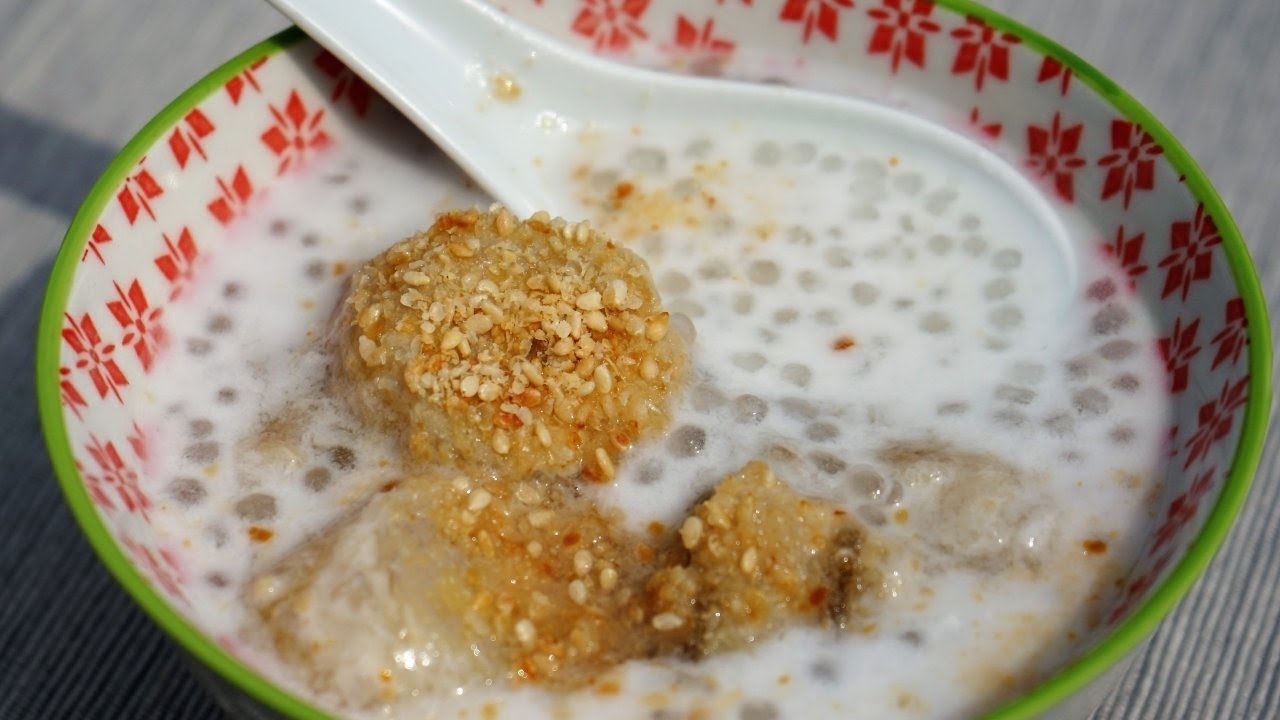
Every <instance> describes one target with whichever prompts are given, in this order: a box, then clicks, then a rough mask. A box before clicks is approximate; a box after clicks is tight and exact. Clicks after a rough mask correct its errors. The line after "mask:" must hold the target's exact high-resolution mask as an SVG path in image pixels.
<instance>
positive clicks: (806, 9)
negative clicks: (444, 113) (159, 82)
mask: <svg viewBox="0 0 1280 720" xmlns="http://www.w3.org/2000/svg"><path fill="white" fill-rule="evenodd" d="M509 11H510V12H512V13H513V14H515V15H518V16H521V17H522V18H524V19H525V20H527V21H528V22H529V23H531V24H533V25H535V26H537V27H539V28H541V29H542V30H544V31H546V32H548V33H550V34H551V35H554V36H556V37H558V38H560V39H561V40H563V41H564V42H566V43H569V44H571V45H575V46H578V47H580V48H585V49H588V50H591V51H595V52H598V53H605V54H609V55H612V56H614V57H615V58H617V59H620V60H623V61H626V62H634V63H639V64H644V65H648V66H652V67H657V68H661V69H666V70H671V71H675V72H696V73H701V74H714V75H723V76H728V77H734V78H741V79H748V80H756V81H770V82H786V83H790V84H794V85H798V86H806V87H812V88H814V89H819V90H824V91H828V92H833V93H842V94H846V95H851V96H856V97H861V98H865V99H869V100H872V101H875V102H879V103H885V104H889V105H893V106H895V107H899V108H904V109H907V110H909V111H910V112H912V113H914V114H917V115H919V116H921V117H925V118H928V119H930V120H932V121H934V122H936V123H939V124H941V125H944V126H948V127H953V128H959V129H963V130H965V131H966V132H968V133H969V134H970V135H971V136H972V137H976V138H979V139H981V141H982V142H984V143H985V144H986V145H987V146H988V147H989V148H991V149H992V151H993V152H996V153H997V154H999V155H1001V156H1003V157H1005V158H1006V159H1008V161H1009V162H1011V163H1013V164H1015V165H1018V166H1021V167H1022V168H1023V169H1024V171H1025V172H1026V173H1028V174H1030V175H1031V176H1032V177H1034V178H1037V179H1038V180H1039V181H1040V182H1042V183H1043V186H1044V188H1045V191H1046V192H1048V193H1052V194H1056V195H1057V196H1058V198H1059V199H1060V200H1061V201H1063V202H1065V203H1068V204H1070V205H1072V206H1074V207H1075V208H1076V209H1078V210H1079V211H1080V212H1083V213H1086V214H1088V216H1089V217H1090V218H1091V219H1092V221H1093V223H1094V224H1095V226H1096V227H1099V228H1103V229H1104V230H1105V232H1103V233H1102V234H1101V235H1100V236H1099V237H1098V238H1097V243H1098V249H1099V251H1100V252H1105V253H1109V254H1111V255H1113V256H1114V257H1115V260H1116V261H1117V262H1118V263H1119V264H1120V265H1121V266H1122V267H1123V268H1124V269H1125V271H1126V272H1127V273H1128V276H1129V278H1130V280H1131V282H1132V283H1133V285H1134V288H1135V289H1136V291H1137V292H1138V293H1139V294H1140V295H1141V297H1142V298H1143V299H1144V301H1145V302H1146V303H1147V304H1148V305H1149V307H1150V308H1151V310H1152V312H1153V314H1154V316H1155V318H1156V322H1157V325H1158V328H1159V330H1158V332H1159V335H1160V337H1162V338H1163V339H1162V340H1160V351H1161V353H1162V357H1163V358H1164V361H1165V363H1166V369H1167V375H1168V377H1167V382H1168V383H1169V392H1170V394H1171V398H1172V413H1171V417H1170V419H1169V424H1168V428H1167V438H1168V441H1167V449H1168V453H1169V458H1168V462H1167V465H1166V467H1165V469H1164V471H1163V485H1162V487H1163V489H1162V492H1161V494H1160V495H1159V497H1157V498H1155V499H1154V500H1153V502H1155V503H1156V505H1155V506H1154V507H1153V508H1152V513H1151V516H1152V518H1153V519H1152V521H1151V523H1150V525H1149V527H1148V528H1147V531H1148V532H1147V536H1146V540H1145V545H1144V547H1143V549H1142V551H1141V553H1140V555H1139V557H1138V559H1137V562H1136V563H1134V564H1133V566H1132V567H1131V568H1130V569H1129V572H1128V574H1127V577H1126V578H1125V579H1124V581H1123V584H1122V586H1121V587H1120V589H1119V592H1118V593H1117V596H1116V598H1115V601H1114V603H1113V605H1112V606H1111V607H1110V609H1109V611H1108V613H1107V614H1106V619H1105V622H1106V624H1107V625H1108V626H1109V629H1108V630H1107V632H1106V634H1105V636H1104V637H1103V639H1102V640H1101V641H1100V642H1098V643H1097V644H1096V645H1095V646H1093V647H1092V649H1091V650H1089V651H1088V652H1087V653H1085V654H1084V655H1083V656H1082V657H1080V658H1078V659H1077V660H1075V661H1074V662H1073V663H1072V664H1070V665H1069V666H1067V667H1064V668H1062V669H1061V670H1060V671H1059V672H1058V673H1056V674H1055V675H1053V676H1052V677H1051V678H1049V679H1048V680H1047V681H1045V682H1044V683H1042V684H1040V685H1039V686H1037V687H1036V688H1034V689H1033V690H1031V691H1030V692H1027V693H1026V694H1024V695H1022V696H1020V697H1017V698H1015V699H1013V700H1012V701H1010V702H1009V703H1008V704H1006V705H1005V706H1003V707H1001V708H999V709H997V710H996V711H994V712H993V713H991V714H990V717H991V718H1000V719H1001V720H1012V719H1014V718H1030V717H1034V716H1040V715H1045V716H1051V717H1072V716H1080V715H1083V714H1085V713H1087V712H1088V710H1089V709H1090V708H1092V707H1093V706H1094V705H1095V703H1097V702H1098V701H1099V699H1100V697H1101V695H1102V693H1104V692H1105V691H1106V689H1107V688H1108V687H1110V681H1111V680H1113V679H1114V678H1115V677H1116V676H1117V675H1118V673H1119V672H1120V670H1121V669H1122V668H1123V667H1124V663H1123V660H1124V659H1125V658H1126V657H1127V656H1131V655H1132V653H1133V652H1134V650H1135V649H1136V648H1138V647H1139V646H1140V644H1141V643H1142V641H1143V639H1144V638H1145V637H1146V636H1148V635H1149V634H1150V633H1151V632H1152V631H1153V630H1154V629H1155V627H1156V625H1157V624H1158V623H1159V622H1160V621H1161V619H1162V618H1163V617H1165V616H1166V615H1167V614H1168V613H1169V612H1170V611H1171V610H1172V609H1173V607H1174V606H1175V605H1176V604H1177V603H1178V601H1179V599H1180V598H1182V596H1183V595H1184V594H1185V593H1186V592H1187V590H1188V589H1189V588H1190V587H1191V585H1192V583H1194V582H1195V580H1196V578H1197V577H1198V576H1199V575H1200V573H1201V571H1202V570H1204V568H1205V566H1206V565H1207V564H1208V563H1209V560H1210V559H1211V557H1212V556H1213V554H1214V552H1215V551H1216V550H1217V548H1218V547H1219V545H1220V544H1221V543H1222V541H1223V539H1224V538H1225V537H1226V534H1227V531H1228V529H1229V527H1230V525H1231V523H1232V520H1233V518H1234V517H1235V515H1236V513H1237V511H1238V510H1239V508H1240V506H1241V504H1242V503H1243V502H1244V500H1245V497H1246V494H1247V491H1248V487H1249V483H1250V477H1251V474H1252V473H1253V471H1254V468H1255V465H1256V463H1257V461H1258V456H1259V453H1260V450H1261V447H1262V441H1263V436H1264V432H1265V427H1264V425H1265V422H1266V417H1267V405H1268V402H1269V398H1270V390H1269V385H1268V368H1269V367H1270V359H1269V347H1268V336H1267V330H1266V329H1267V327H1268V324H1267V321H1266V318H1265V315H1264V313H1265V310H1264V304H1263V299H1262V294H1261V292H1260V289H1259V285H1258V280H1257V278H1256V276H1255V273H1254V270H1253V268H1252V266H1251V263H1250V260H1249V257H1248V254H1247V251H1246V249H1245V245H1244V242H1243V241H1242V239H1241V237H1240V233H1239V231H1238V230H1237V228H1236V225H1235V223H1234V222H1233V221H1232V219H1231V216H1230V214H1229V213H1228V211H1227V209H1226V207H1224V206H1223V203H1222V201H1221V199H1220V198H1219V197H1218V194H1217V193H1216V192H1215V191H1214V189H1213V188H1212V187H1211V186H1210V184H1209V182H1208V180H1207V179H1206V178H1205V175H1204V174H1203V173H1202V172H1201V170H1200V169H1199V168H1198V167H1197V166H1196V164H1195V162H1194V161H1193V160H1192V159H1191V157H1190V156H1189V155H1188V154H1187V152H1186V151H1185V150H1184V149H1183V148H1182V146H1181V145H1180V144H1179V143H1178V141H1177V140H1176V139H1175V138H1174V137H1173V136H1172V135H1171V134H1170V133H1169V132H1168V130H1166V129H1165V128H1164V127H1163V126H1162V125H1161V124H1160V122H1159V121H1157V120H1156V118H1154V117H1152V115H1151V114H1150V113H1149V112H1148V111H1147V110H1146V109H1144V108H1143V107H1142V106H1141V105H1139V104H1138V103H1137V102H1136V101H1135V100H1134V99H1133V98H1132V97H1130V96H1129V95H1128V94H1126V93H1125V92H1124V91H1123V90H1122V89H1120V88H1119V87H1117V86H1116V84H1115V83H1113V82H1112V81H1110V80H1108V79H1107V78H1106V77H1104V76H1103V75H1102V74H1101V73H1099V72H1098V71H1097V70H1095V69H1094V68H1092V67H1090V66H1089V65H1087V64H1086V63H1085V62H1083V61H1082V60H1080V59H1079V58H1077V57H1076V56H1075V55H1073V54H1071V53H1070V52H1068V51H1067V50H1065V49H1063V48H1061V47H1059V46H1058V45H1056V44H1054V43H1053V42H1052V41H1050V40H1048V39H1047V38H1045V37H1044V36H1042V35H1040V34H1039V33H1037V32H1035V31H1033V30H1031V29H1029V28H1026V27H1023V26H1020V25H1018V24H1017V23H1015V22H1013V21H1011V20H1009V19H1007V18H1005V17H1002V16H1000V15H998V14H996V13H994V12H992V11H990V10H987V9H984V8H983V7H981V6H979V5H976V4H974V3H972V2H968V1H967V0H939V2H936V3H929V2H924V1H922V0H865V1H862V2H858V3H857V4H856V5H855V3H853V2H851V1H850V0H775V1H773V2H754V3H753V2H750V1H749V0H746V1H744V2H736V1H731V2H725V3H715V4H712V3H702V4H699V5H698V6H697V7H696V8H693V7H691V6H688V5H687V4H685V3H680V2H676V1H675V0H624V1H623V2H616V3H615V2H604V1H603V0H600V1H592V0H584V1H583V2H572V3H571V2H559V3H545V4H543V3H541V2H538V3H528V2H521V3H513V4H512V5H511V7H510V8H509ZM832 68H835V69H837V70H838V72H834V73H833V72H822V73H819V72H818V70H819V69H826V70H830V69H832ZM391 113H392V111H391V110H390V109H389V108H388V107H387V106H386V105H384V104H383V103H382V102H381V100H380V99H379V98H378V97H376V96H375V95H374V94H373V93H371V92H370V90H369V88H368V87H367V86H366V85H365V84H364V83H363V82H362V81H361V80H360V79H359V78H357V77H356V76H354V75H353V74H352V73H351V72H350V71H348V70H347V69H346V68H345V67H343V65H342V64H341V63H339V62H338V61H337V60H336V59H335V58H334V57H333V56H332V55H330V54H329V53H327V52H326V51H324V50H323V49H321V48H320V47H318V46H317V45H315V44H313V43H312V42H311V41H310V40H308V39H307V38H306V37H304V36H303V35H302V34H301V33H299V32H297V31H296V30H293V31H286V32H284V33H282V34H280V35H277V36H276V37H273V38H271V39H269V40H267V41H265V42H263V43H261V44H259V45H257V46H255V47H253V48H251V49H249V50H247V51H246V52H244V53H242V54H241V55H239V56H237V57H236V58H234V59H232V60H231V61H229V62H227V63H226V64H224V65H223V66H221V67H219V68H217V69H216V70H214V71H213V72H212V73H210V74H209V75H208V76H207V77H205V78H204V79H203V80H201V81H200V82H198V83H197V84H195V85H194V86H193V87H192V88H191V89H190V90H188V91H187V92H185V93H183V94H182V95H181V96H180V97H179V98H177V99H176V100H175V101H174V102H173V103H172V104H170V105H169V106H168V107H167V108H165V109H164V110H163V111H162V112H160V113H159V114H158V115H157V116H156V117H155V118H154V119H153V120H152V121H151V122H150V123H148V124H147V125H146V127H145V128H143V129H142V131H141V132H140V133H139V134H138V135H137V137H135V138H134V139H133V140H132V142H130V143H129V144H128V145H127V146H126V147H125V148H124V149H123V150H122V151H121V152H120V154H119V155H118V156H117V157H116V158H115V160H114V161H113V162H112V163H111V165H110V167H108V169H107V170H106V172H105V173H104V174H103V176H102V178H101V179H99V181H98V182H97V184H96V185H95V186H94V188H93V191H92V192H91V193H90V195H89V196H88V198H87V199H86V200H85V202H84V205H83V206H82V207H81V209H80V211H79V213H78V214H77V215H76V217H75V219H74V221H73V222H72V224H71V226H70V229H69V231H68V233H67V236H66V239H65V241H64V243H63V246H62V249H61V252H60V253H59V255H58V258H57V262H56V264H55V266H54V269H53V274H52V278H51V281H50V283H49V287H48V292H47V296H46V298H45V305H44V311H43V315H42V318H41V324H40V329H39V339H38V362H37V367H38V387H39V402H40V410H41V417H42V420H43V423H44V430H45V434H46V437H47V442H48V446H49V450H50V453H51V455H52V458H53V462H54V466H55V468H56V471H57V475H58V478H59V480H60V482H61V484H62V487H63V490H64V491H65V494H66V497H67V501H68V503H69V505H70V507H71V509H72V510H73V511H74V513H75V516H76V517H77V519H78V520H79V522H80V524H81V526H82V527H83V529H84V532H85V534H86V535H87V536H88V538H89V540H90V541H91V543H92V545H93V547H94V549H95V550H96V551H97V552H98V553H99V555H100V556H101V558H102V560H103V562H104V563H105V564H106V565H107V566H108V567H109V568H110V570H111V571H112V572H113V573H114V574H115V576H116V577H117V578H118V579H119V581H120V582H121V584H122V585H123V586H124V587H125V588H126V589H127V590H128V592H129V593H130V594H131V595H132V596H133V597H134V598H135V599H136V600H137V602H138V603H139V604H140V605H141V606H142V607H143V608H144V609H145V610H146V611H147V612H148V613H150V615H151V617H152V618H153V619H154V620H155V621H156V622H157V623H158V624H159V625H160V626H161V627H163V628H164V629H165V630H166V631H167V632H168V633H170V634H171V635H172V636H173V637H174V638H175V639H176V640H177V641H178V642H179V643H180V644H181V645H182V646H183V647H184V648H185V649H186V650H187V651H188V652H189V653H190V654H191V656H192V657H193V658H194V660H195V662H196V664H197V666H198V668H199V670H200V672H201V674H202V675H205V676H207V677H209V678H210V684H211V687H217V688H221V691H220V692H219V694H220V696H221V697H222V698H223V700H224V702H225V703H227V704H228V705H231V706H234V707H235V708H237V709H238V710H241V711H243V712H244V713H246V714H254V713H256V712H258V711H270V712H274V713H278V714H279V715H283V716H288V717H297V718H307V717H317V716H319V715H320V712H319V711H318V710H316V709H314V708H313V707H311V706H309V705H308V704H306V703H305V702H304V701H302V700H300V699H297V698H296V697H293V696H291V695H289V694H288V693H286V692H285V691H283V690H281V689H280V688H278V687H277V686H275V685H273V684H272V683H271V682H270V681H268V680H266V679H264V678H263V677H262V676H260V675H258V674H257V673H255V672H254V671H253V670H251V669H250V668H249V667H248V666H247V665H246V664H244V663H243V662H242V661H240V660H238V659H237V657H236V654H235V649H236V648H235V640H234V638H230V637H226V636H213V635H210V634H206V633H205V632H204V631H203V630H202V629H201V627H199V626H198V625H197V624H195V622H193V620H192V619H191V618H192V614H191V605H190V603H191V600H190V595H189V593H188V588H189V587H190V585H191V584H192V583H194V582H198V581H199V578H194V577H191V576H190V574H189V573H188V572H187V569H186V567H187V561H186V554H187V553H188V552H189V549H187V548H185V547H183V546H182V545H180V544H178V543H174V542H173V541H172V540H171V539H168V538H166V537H164V536H162V535H161V534H160V533H158V532H156V531H155V527H154V523H153V521H154V519H155V518H156V517H157V514H158V513H162V512H164V503H163V502H162V501H161V500H160V499H159V494H160V487H159V485H158V483H159V481H158V479H157V478H155V477H152V476H151V475H150V474H149V471H148V463H147V457H148V448H147V436H146V433H144V431H143V424H144V422H145V416H146V415H147V413H148V412H149V410H148V402H149V401H148V384H149V382H150V373H151V370H152V368H153V367H154V364H155V362H156V358H157V357H158V356H159V354H161V353H164V352H166V350H167V349H168V346H169V344H170V342H169V341H170V337H171V335H172V332H171V330H172V329H171V328H168V327H167V326H166V306H167V305H168V304H169V303H171V302H172V301H173V299H174V298H175V297H177V296H178V295H179V294H180V293H181V291H182V288H183V286H184V285H185V284H186V283H189V282H191V281H192V277H193V273H195V272H197V270H196V268H197V267H198V262H197V261H198V259H199V258H200V256H202V255H206V254H209V253H213V252H216V251H217V249H218V246H219V244H220V243H223V242H224V241H225V239H226V237H227V234H226V227H227V226H228V225H229V224H232V223H234V221H235V220H236V219H237V218H238V217H239V216H240V215H242V214H243V213H245V212H247V211H248V209H249V208H251V207H252V205H253V200H254V198H255V196H260V195H262V194H264V193H269V192H270V191H271V190H272V188H274V187H277V186H280V185H282V184H285V183H289V182H290V181H291V177H292V173H293V170H294V168H296V167H297V166H298V164H299V163H300V162H301V161H302V160H303V159H304V157H305V156H306V155H307V154H308V153H312V152H317V151H318V148H319V146H321V145H338V144H341V143H343V142H344V141H345V140H346V139H348V138H351V137H353V136H354V135H355V134H358V133H362V132H368V129H367V128H368V127H370V123H371V122H372V121H371V118H374V117H376V116H389V115H390V114H391ZM405 128H406V129H405V131H406V132H409V131H411V130H408V129H407V128H408V126H407V125H406V126H405Z"/></svg>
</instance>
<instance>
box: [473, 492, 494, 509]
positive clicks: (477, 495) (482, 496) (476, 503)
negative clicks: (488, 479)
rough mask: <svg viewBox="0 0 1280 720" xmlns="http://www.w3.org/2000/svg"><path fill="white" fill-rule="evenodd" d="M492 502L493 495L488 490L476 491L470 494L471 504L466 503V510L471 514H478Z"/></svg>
mask: <svg viewBox="0 0 1280 720" xmlns="http://www.w3.org/2000/svg"><path fill="white" fill-rule="evenodd" d="M492 501H493V495H491V494H490V493H489V491H488V490H484V489H481V490H476V491H475V492H473V493H471V502H469V503H467V510H470V511H471V512H480V511H481V510H483V509H485V508H487V507H489V503H490V502H492Z"/></svg>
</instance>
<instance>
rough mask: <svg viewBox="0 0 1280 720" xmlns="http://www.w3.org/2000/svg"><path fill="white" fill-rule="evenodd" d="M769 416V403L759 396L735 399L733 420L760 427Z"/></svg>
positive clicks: (749, 395)
mask: <svg viewBox="0 0 1280 720" xmlns="http://www.w3.org/2000/svg"><path fill="white" fill-rule="evenodd" d="M768 415H769V403H767V402H765V401H764V400H762V399H761V398H760V397H759V396H756V395H751V394H746V395H739V396H738V397H736V398H734V399H733V419H734V420H736V421H737V422H740V423H743V424H747V425H758V424H760V423H761V422H763V421H764V419H765V418H766V417H767V416H768Z"/></svg>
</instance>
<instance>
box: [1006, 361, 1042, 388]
mask: <svg viewBox="0 0 1280 720" xmlns="http://www.w3.org/2000/svg"><path fill="white" fill-rule="evenodd" d="M1044 372H1045V367H1044V365H1041V364H1040V363H1036V362H1030V361H1027V360H1019V361H1018V362H1016V363H1014V364H1013V367H1011V368H1009V379H1010V380H1013V381H1014V382H1019V383H1024V384H1028V385H1035V384H1037V383H1039V382H1040V381H1041V380H1043V379H1044Z"/></svg>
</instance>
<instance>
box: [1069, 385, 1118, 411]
mask: <svg viewBox="0 0 1280 720" xmlns="http://www.w3.org/2000/svg"><path fill="white" fill-rule="evenodd" d="M1071 406H1072V407H1074V408H1075V411H1076V413H1077V414H1079V415H1082V416H1084V417H1098V416H1100V415H1105V414H1106V412H1107V411H1108V410H1110V409H1111V398H1110V397H1108V396H1107V394H1106V393H1105V392H1103V391H1101V390H1099V389H1098V388H1096V387H1086V388H1081V389H1079V390H1077V391H1075V392H1074V393H1072V394H1071Z"/></svg>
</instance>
